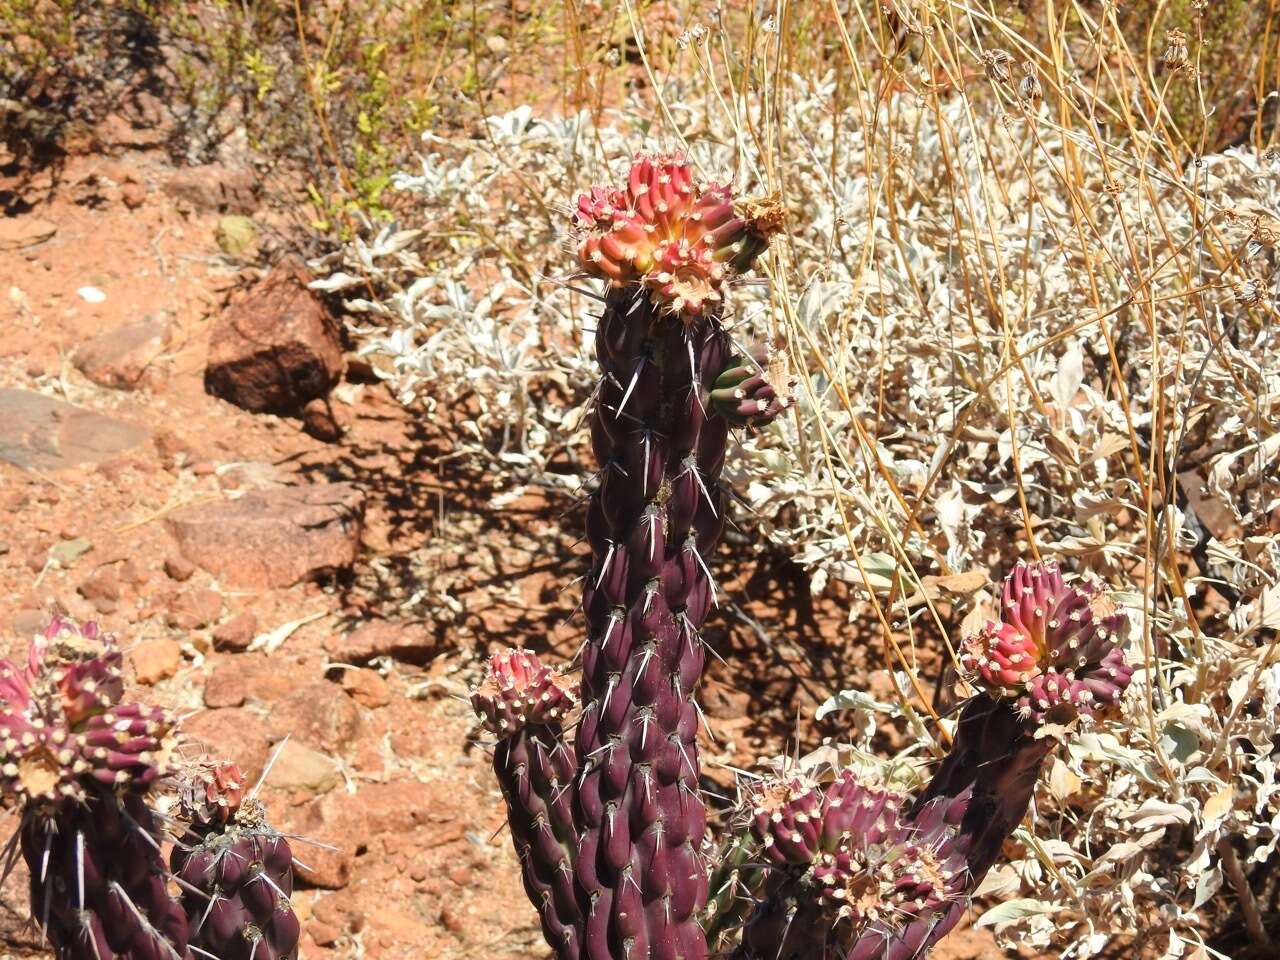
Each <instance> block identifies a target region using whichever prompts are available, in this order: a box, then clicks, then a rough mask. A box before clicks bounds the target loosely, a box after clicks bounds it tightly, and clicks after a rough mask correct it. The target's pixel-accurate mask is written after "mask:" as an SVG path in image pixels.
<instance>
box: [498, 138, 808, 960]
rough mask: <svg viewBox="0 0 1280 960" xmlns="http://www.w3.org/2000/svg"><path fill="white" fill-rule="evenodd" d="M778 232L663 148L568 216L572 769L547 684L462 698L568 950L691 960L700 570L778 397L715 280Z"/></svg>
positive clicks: (542, 901)
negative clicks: (583, 504)
mask: <svg viewBox="0 0 1280 960" xmlns="http://www.w3.org/2000/svg"><path fill="white" fill-rule="evenodd" d="M780 227H781V208H780V206H779V205H778V204H777V203H776V202H771V201H762V202H759V203H748V202H743V201H740V200H738V199H736V198H735V197H734V194H733V192H732V191H731V190H730V189H729V188H728V187H727V186H724V185H721V184H706V185H702V186H700V185H698V184H697V183H696V182H695V180H694V176H693V170H692V168H691V167H690V165H689V164H688V163H686V162H685V161H684V160H683V159H682V158H680V157H677V156H665V155H656V156H650V155H644V156H640V157H638V158H637V159H636V161H635V162H634V164H633V165H632V167H631V170H630V172H629V174H628V177H627V182H626V184H625V186H622V187H618V188H614V187H593V188H592V189H591V190H590V191H589V192H588V193H585V194H583V195H582V196H581V197H580V198H579V200H578V203H577V208H576V212H575V214H574V217H573V228H574V230H575V233H576V235H577V238H578V256H579V261H580V264H581V267H582V269H583V271H584V272H585V273H586V274H587V275H589V276H592V277H595V278H598V279H600V280H603V281H605V282H606V291H605V294H604V298H603V299H604V311H603V313H602V314H601V316H600V318H599V324H598V326H597V329H596V334H595V342H596V356H597V359H598V361H599V363H600V366H601V369H602V372H603V378H602V380H601V383H600V388H599V391H598V393H597V404H596V408H595V410H594V412H593V414H592V420H591V438H592V447H593V449H594V452H595V455H596V458H597V461H598V462H599V465H600V471H601V472H600V484H599V486H598V488H597V489H596V491H595V492H594V493H593V494H592V496H591V501H590V506H589V510H588V516H587V539H588V541H589V542H590V545H591V549H592V554H593V562H592V569H591V572H590V575H589V577H588V579H587V585H586V588H585V591H584V596H583V607H584V609H585V611H586V617H587V623H588V629H589V635H588V638H587V642H586V645H585V647H584V653H583V675H582V695H583V701H584V703H583V710H582V715H581V722H580V724H579V727H578V736H577V739H576V743H575V748H574V754H573V756H572V757H570V755H569V753H568V748H567V747H566V745H565V743H564V741H563V739H562V738H561V731H560V728H559V724H558V722H557V723H554V724H546V723H542V722H540V720H541V719H543V716H544V713H543V710H542V707H543V705H544V703H549V704H553V705H556V704H558V700H557V694H556V692H555V691H557V690H558V689H559V686H558V685H557V684H556V683H555V682H554V681H550V680H547V679H546V678H541V679H539V674H538V672H537V670H533V671H532V673H530V672H528V671H527V670H526V672H524V673H521V672H520V670H521V669H524V668H523V665H524V664H525V663H526V662H527V661H524V660H523V659H518V658H517V659H511V658H508V659H507V660H503V661H497V662H493V663H491V664H490V680H489V681H487V682H486V686H485V687H482V688H481V689H480V690H478V691H477V692H476V694H474V695H473V702H474V703H475V704H476V707H477V710H478V712H479V713H480V714H481V715H482V717H484V719H485V720H486V722H487V723H488V724H489V726H490V728H491V729H493V731H494V732H495V733H497V734H498V735H499V736H500V737H501V738H502V740H501V742H500V744H499V747H498V751H497V755H496V756H495V769H496V770H497V773H498V777H499V779H500V780H501V781H502V783H503V789H504V792H505V793H506V795H507V801H508V805H509V808H510V811H511V821H512V833H513V836H514V837H515V840H516V843H517V845H518V847H519V848H520V850H521V855H522V859H523V861H524V867H525V883H526V886H527V888H528V889H529V892H530V896H531V897H532V898H533V899H534V901H535V903H537V904H538V905H539V909H540V911H541V913H542V919H543V924H544V930H545V931H546V932H547V935H548V938H549V940H550V942H551V943H552V944H553V946H555V947H556V949H557V950H558V951H559V953H560V956H561V957H564V958H571V957H572V958H576V957H588V956H589V957H601V958H603V957H618V958H635V960H640V958H647V957H672V958H675V957H683V958H687V960H693V958H698V957H704V956H705V955H706V949H707V948H706V938H705V936H704V934H703V931H702V928H701V926H700V924H699V916H700V914H701V912H702V908H703V907H704V905H705V902H706V896H707V878H706V866H705V864H704V862H703V859H702V855H701V852H700V851H701V847H702V843H703V839H704V833H705V827H706V814H705V811H704V808H703V804H702V800H701V797H700V796H699V793H698V775H699V764H698V750H697V744H696V732H697V726H698V708H697V706H696V704H695V702H694V696H695V692H696V688H697V684H698V681H699V678H700V677H701V675H702V668H703V659H704V653H703V649H702V644H701V640H700V639H699V636H698V632H699V629H700V628H701V626H702V623H703V621H704V620H705V618H706V616H707V614H708V612H709V610H710V608H711V605H712V600H713V594H714V589H715V588H714V585H713V583H712V579H711V573H710V569H709V567H708V564H707V560H706V558H707V557H708V556H709V555H710V551H711V550H712V549H713V548H714V547H715V545H716V543H717V541H718V540H719V538H720V533H721V530H722V529H723V526H724V521H725V518H724V496H723V493H722V491H721V489H720V484H719V479H720V471H721V468H722V466H723V464H724V457H725V445H726V441H727V438H728V433H729V429H730V427H731V426H734V425H741V424H746V423H752V424H763V423H766V422H768V420H770V419H772V418H773V417H775V416H777V415H778V414H779V413H780V412H781V411H782V410H783V409H784V408H785V406H786V405H787V403H788V400H787V399H786V397H785V395H783V394H785V390H783V391H782V393H781V394H780V393H779V392H778V390H777V389H775V388H773V387H771V386H770V385H769V384H768V383H767V382H766V381H767V379H768V376H769V374H770V372H771V371H776V369H777V364H776V363H774V364H772V365H764V364H758V362H757V361H755V360H754V358H753V356H752V352H751V351H747V352H745V353H740V357H741V358H739V359H733V358H734V351H733V349H732V346H731V342H730V339H729V337H728V334H727V333H726V332H725V330H724V328H723V327H722V325H721V315H722V311H723V306H724V297H725V292H726V289H727V287H728V286H729V284H730V283H731V282H732V280H733V278H734V277H735V276H736V275H738V274H740V273H742V272H743V271H745V270H747V269H749V268H750V267H751V265H752V264H753V262H754V261H755V259H756V257H757V256H758V255H759V254H760V253H761V252H762V251H763V250H764V249H765V248H766V246H767V245H768V239H769V235H770V234H772V233H774V232H776V231H777V230H778V229H779V228H780ZM775 359H776V358H775ZM748 364H754V365H755V368H754V369H751V370H747V369H746V367H747V365H748ZM729 371H732V373H729ZM726 375H727V376H728V378H729V379H728V380H725V381H724V382H723V383H721V384H720V385H719V386H715V385H716V384H717V381H720V380H721V379H722V378H723V377H725V376H726ZM753 378H754V379H753ZM748 381H750V382H748ZM713 386H715V389H716V390H718V391H720V396H718V397H716V399H715V400H714V401H713V399H712V392H713ZM738 389H741V390H742V393H743V395H742V397H734V398H729V397H728V396H727V393H733V392H734V391H735V390H738ZM726 392H727V393H726ZM730 399H732V400H733V401H734V402H733V403H729V400H730ZM738 408H742V409H741V411H739V409H738ZM545 696H549V697H550V700H545V701H544V699H543V698H544V697H545ZM553 719H555V720H557V721H558V719H559V717H558V715H555V716H553ZM553 784H555V786H554V787H553V786H552V785H553Z"/></svg>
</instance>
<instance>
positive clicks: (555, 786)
mask: <svg viewBox="0 0 1280 960" xmlns="http://www.w3.org/2000/svg"><path fill="white" fill-rule="evenodd" d="M471 703H472V706H473V707H474V708H475V711H476V713H477V714H478V715H479V717H480V718H481V720H482V722H483V723H484V725H485V727H486V728H487V729H488V730H489V731H490V732H491V733H493V734H495V735H496V736H498V737H499V738H500V740H499V742H498V746H497V749H496V750H495V751H494V757H493V769H494V773H495V774H496V775H497V777H498V783H499V784H500V785H501V787H502V793H503V796H504V798H505V799H506V802H507V811H508V822H509V823H510V826H511V835H512V838H513V839H514V840H515V844H516V850H517V852H518V853H519V855H520V864H521V870H522V873H523V876H524V884H525V892H526V893H527V894H528V895H529V899H530V900H531V901H532V902H533V903H534V905H535V906H536V907H537V908H538V913H539V916H540V918H541V920H542V929H543V934H544V935H545V937H546V939H547V942H548V943H549V944H551V945H552V947H553V948H555V950H556V951H557V955H558V956H559V957H561V958H566V960H567V958H571V957H578V956H579V953H578V951H579V949H580V947H581V943H582V930H581V915H580V913H579V908H578V898H577V893H576V891H575V890H574V886H573V876H574V869H573V868H574V862H575V859H576V856H577V845H578V830H577V826H576V824H575V822H574V813H573V798H574V793H575V778H576V776H577V769H576V767H575V765H574V759H573V753H572V751H571V750H570V749H569V747H568V745H567V744H566V743H565V742H564V739H563V734H562V731H561V724H562V722H563V721H564V719H565V716H566V714H567V713H568V712H569V711H570V710H571V709H572V708H573V705H574V696H573V692H572V685H571V684H570V683H569V682H568V681H567V680H566V679H565V678H564V677H563V676H561V675H560V674H558V673H556V672H555V671H553V670H551V669H550V668H549V667H547V666H544V665H543V664H542V662H541V661H540V660H539V659H538V658H537V656H536V655H534V654H533V653H530V652H529V651H526V650H519V649H514V648H512V649H508V650H504V651H502V652H500V653H497V654H494V655H493V656H492V657H490V658H489V661H488V665H487V668H486V670H485V676H484V679H483V681H482V682H481V683H480V685H479V686H478V687H476V688H475V689H474V690H472V691H471Z"/></svg>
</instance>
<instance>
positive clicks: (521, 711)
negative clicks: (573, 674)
mask: <svg viewBox="0 0 1280 960" xmlns="http://www.w3.org/2000/svg"><path fill="white" fill-rule="evenodd" d="M471 705H472V706H473V707H475V709H476V712H478V713H479V714H480V716H481V718H482V719H483V720H484V723H485V726H487V727H488V728H489V730H490V732H492V733H494V734H496V735H497V736H500V737H505V736H509V735H511V734H513V733H515V732H517V731H518V730H521V729H523V728H524V727H527V726H530V725H536V724H544V723H549V722H552V721H559V720H563V719H564V717H565V714H567V713H568V712H569V711H570V710H572V709H573V705H574V695H573V685H572V683H570V682H569V681H568V680H567V679H566V678H565V677H564V676H563V675H561V674H559V673H557V672H556V671H554V670H552V669H551V668H550V667H548V666H545V665H544V664H543V663H542V662H541V661H540V660H539V659H538V658H537V656H536V655H535V654H533V653H530V652H529V651H528V650H521V649H519V648H516V647H512V648H510V649H508V650H503V651H501V652H500V653H495V654H494V655H493V656H492V657H490V658H489V664H488V670H486V671H485V676H484V680H483V681H482V682H481V684H480V686H478V687H476V688H475V689H474V690H472V691H471Z"/></svg>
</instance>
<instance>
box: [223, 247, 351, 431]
mask: <svg viewBox="0 0 1280 960" xmlns="http://www.w3.org/2000/svg"><path fill="white" fill-rule="evenodd" d="M342 371H343V359H342V343H341V341H340V339H339V335H338V329H337V325H336V324H335V322H334V320H333V318H332V317H331V316H330V315H329V312H328V311H327V310H326V309H325V308H324V305H323V304H321V303H320V301H319V300H317V299H316V297H315V295H314V294H313V293H312V292H311V291H310V290H308V289H307V287H306V277H305V276H303V275H301V273H300V272H299V271H298V270H296V269H294V268H292V267H283V268H278V269H276V270H274V271H273V272H271V273H270V274H268V275H267V276H266V277H265V278H263V279H262V280H261V281H259V282H258V283H257V284H256V285H255V286H254V287H253V288H251V289H250V290H249V292H248V293H247V294H246V295H245V296H244V297H242V298H241V299H240V300H239V301H237V302H236V303H234V304H232V305H231V306H230V307H229V308H228V309H227V310H226V311H225V312H224V313H223V314H222V316H221V317H219V318H218V320H217V322H216V323H215V324H214V328H213V333H212V334H211V335H210V338H209V362H208V365H207V366H206V368H205V375H204V385H205V389H206V390H207V391H208V392H209V393H211V394H213V395H214V396H216V397H221V398H222V399H223V400H227V401H230V402H231V403H234V404H235V405H236V406H238V407H243V408H244V409H246V410H252V411H254V412H255V413H297V412H299V411H300V410H301V409H302V408H303V407H305V406H306V405H307V403H308V402H309V401H311V400H314V399H316V398H317V397H323V396H326V395H327V394H328V393H329V391H330V390H331V389H332V388H333V385H334V384H336V383H337V382H338V380H339V379H340V378H341V377H342Z"/></svg>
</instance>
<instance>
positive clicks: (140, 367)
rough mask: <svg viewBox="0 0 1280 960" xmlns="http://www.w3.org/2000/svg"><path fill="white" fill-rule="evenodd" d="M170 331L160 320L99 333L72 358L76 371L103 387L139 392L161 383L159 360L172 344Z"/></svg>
mask: <svg viewBox="0 0 1280 960" xmlns="http://www.w3.org/2000/svg"><path fill="white" fill-rule="evenodd" d="M170 335H171V328H170V326H169V323H168V322H167V321H165V320H160V319H149V320H143V321H141V322H140V323H131V324H129V325H128V326H125V327H120V328H119V329H116V330H108V331H107V332H106V333H100V334H98V336H96V337H94V338H93V339H92V340H90V341H89V342H87V343H85V344H84V345H82V346H81V347H80V348H79V349H78V350H76V352H75V354H74V355H73V356H72V361H73V362H74V363H75V365H76V369H77V370H79V371H80V372H81V373H83V374H84V375H85V376H86V377H88V378H89V379H90V380H92V381H93V382H94V383H96V384H98V386H101V387H110V388H112V389H114V390H136V389H138V388H139V387H141V386H147V387H155V386H157V385H158V384H159V383H160V381H161V371H160V369H159V368H158V367H157V366H156V360H157V359H158V358H159V357H160V355H161V354H162V353H164V351H165V348H166V347H167V346H168V345H169V337H170Z"/></svg>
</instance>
